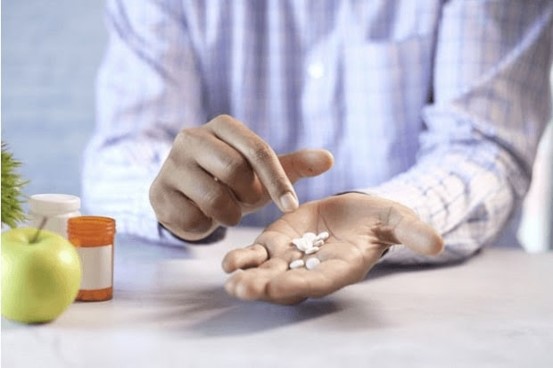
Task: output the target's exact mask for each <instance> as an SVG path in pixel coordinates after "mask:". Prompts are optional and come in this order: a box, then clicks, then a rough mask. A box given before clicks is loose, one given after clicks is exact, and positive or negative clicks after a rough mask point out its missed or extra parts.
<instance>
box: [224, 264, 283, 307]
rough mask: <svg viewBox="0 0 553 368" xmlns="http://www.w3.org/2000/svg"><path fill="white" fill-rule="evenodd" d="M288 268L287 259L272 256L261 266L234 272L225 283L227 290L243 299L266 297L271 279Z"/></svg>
mask: <svg viewBox="0 0 553 368" xmlns="http://www.w3.org/2000/svg"><path fill="white" fill-rule="evenodd" d="M287 269H288V263H286V261H284V260H282V259H279V258H272V259H270V260H268V261H267V262H265V263H263V265H262V266H261V267H258V268H252V269H248V270H246V271H242V270H240V271H238V272H236V273H234V274H233V275H232V276H231V277H230V278H229V279H228V281H227V282H226V283H225V290H226V291H227V293H229V294H230V295H232V296H235V297H237V298H239V299H243V300H259V299H265V297H266V291H265V289H266V287H267V284H268V283H269V281H270V280H271V279H273V278H274V277H275V276H276V275H278V274H279V273H282V272H285V271H286V270H287Z"/></svg>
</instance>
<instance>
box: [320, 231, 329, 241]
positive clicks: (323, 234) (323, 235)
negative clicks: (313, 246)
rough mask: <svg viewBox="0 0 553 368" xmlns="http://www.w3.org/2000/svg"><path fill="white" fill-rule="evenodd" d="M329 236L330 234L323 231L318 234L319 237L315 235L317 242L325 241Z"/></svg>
mask: <svg viewBox="0 0 553 368" xmlns="http://www.w3.org/2000/svg"><path fill="white" fill-rule="evenodd" d="M329 236H330V234H329V233H328V232H326V231H323V232H320V233H319V235H317V239H318V240H326V239H328V237H329Z"/></svg>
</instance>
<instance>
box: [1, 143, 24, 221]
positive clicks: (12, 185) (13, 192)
mask: <svg viewBox="0 0 553 368" xmlns="http://www.w3.org/2000/svg"><path fill="white" fill-rule="evenodd" d="M19 166H21V162H19V161H17V160H16V159H14V157H13V155H12V154H11V153H10V152H9V150H8V147H7V145H6V144H5V143H4V142H2V224H6V225H8V226H9V227H11V228H14V227H16V226H17V224H18V223H19V222H22V221H23V220H25V214H24V212H23V208H22V203H23V201H24V200H23V193H22V191H21V189H22V188H23V186H24V185H25V184H27V181H25V180H23V179H22V178H21V176H20V175H19V174H18V173H17V169H18V168H19Z"/></svg>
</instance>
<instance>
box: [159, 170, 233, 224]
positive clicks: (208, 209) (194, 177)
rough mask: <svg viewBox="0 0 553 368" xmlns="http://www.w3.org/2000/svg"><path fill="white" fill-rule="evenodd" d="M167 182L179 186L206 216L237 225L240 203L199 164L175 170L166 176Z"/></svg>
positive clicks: (175, 186)
mask: <svg viewBox="0 0 553 368" xmlns="http://www.w3.org/2000/svg"><path fill="white" fill-rule="evenodd" d="M166 183H167V185H168V186H169V187H170V188H178V190H180V191H181V192H182V193H183V195H185V196H186V197H187V198H189V199H190V200H191V201H192V202H194V203H195V204H196V205H197V207H198V208H199V209H200V210H201V211H202V213H203V214H205V216H206V217H208V218H211V219H214V220H216V221H217V222H219V223H221V224H223V225H227V226H233V225H236V224H238V222H239V221H240V219H241V217H242V213H241V209H240V204H239V203H238V201H237V200H236V198H235V197H234V196H233V195H232V194H231V192H230V191H229V190H228V188H227V187H226V186H225V185H223V184H222V183H220V182H217V181H216V180H214V179H213V177H212V176H211V175H209V174H207V173H206V172H205V171H204V170H202V169H201V168H200V167H198V166H189V167H187V168H180V169H179V170H174V172H173V173H172V175H169V176H167V177H166ZM170 205H172V206H175V204H170ZM184 215H185V216H186V215H188V214H184Z"/></svg>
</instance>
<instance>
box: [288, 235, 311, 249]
mask: <svg viewBox="0 0 553 368" xmlns="http://www.w3.org/2000/svg"><path fill="white" fill-rule="evenodd" d="M292 244H294V245H295V246H296V248H298V249H299V250H301V251H302V252H304V251H306V250H307V249H309V248H312V247H313V243H311V242H310V241H307V240H305V239H303V238H297V239H294V240H292Z"/></svg>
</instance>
